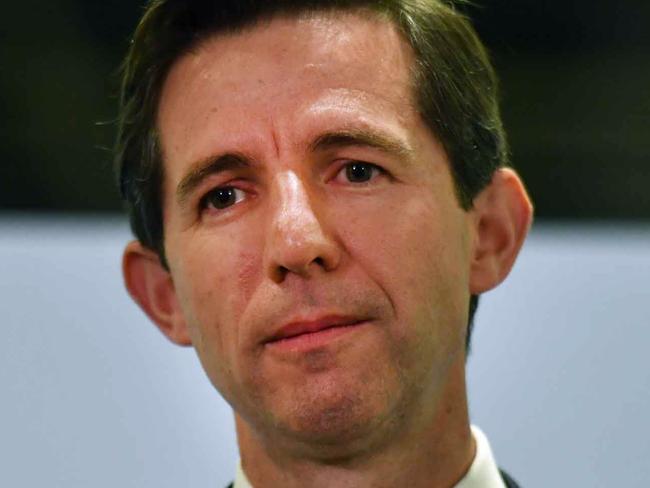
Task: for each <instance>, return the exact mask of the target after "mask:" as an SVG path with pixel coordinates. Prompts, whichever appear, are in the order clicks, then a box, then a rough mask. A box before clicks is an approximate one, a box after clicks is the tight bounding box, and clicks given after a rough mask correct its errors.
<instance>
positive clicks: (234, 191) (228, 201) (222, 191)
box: [202, 186, 245, 210]
mask: <svg viewBox="0 0 650 488" xmlns="http://www.w3.org/2000/svg"><path fill="white" fill-rule="evenodd" d="M244 196H245V193H244V192H243V191H242V190H240V189H239V188H235V187H232V186H223V187H219V188H215V189H214V190H212V191H210V192H209V193H208V194H207V195H206V196H205V197H203V200H202V207H203V208H207V207H212V208H215V209H217V210H223V209H225V208H228V207H230V206H232V205H235V204H236V203H239V202H240V201H242V200H243V198H244Z"/></svg>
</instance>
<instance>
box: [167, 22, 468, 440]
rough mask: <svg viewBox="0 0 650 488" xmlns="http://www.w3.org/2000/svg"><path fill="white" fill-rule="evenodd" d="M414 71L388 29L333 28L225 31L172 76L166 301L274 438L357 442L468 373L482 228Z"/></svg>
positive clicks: (217, 380) (249, 416)
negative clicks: (171, 300)
mask: <svg viewBox="0 0 650 488" xmlns="http://www.w3.org/2000/svg"><path fill="white" fill-rule="evenodd" d="M412 61H413V55H412V52H411V50H410V48H409V46H408V44H407V43H406V42H405V41H404V40H403V39H402V38H401V37H400V35H399V34H398V33H397V31H396V29H395V28H393V26H392V25H391V24H390V23H388V22H385V21H383V20H379V19H368V18H364V17H362V16H358V15H355V14H351V13H348V14H343V13H338V14H336V15H335V16H334V15H317V16H310V17H309V18H306V17H305V18H299V19H296V18H286V19H285V18H278V19H275V20H273V21H271V22H270V23H262V24H260V25H259V26H256V27H253V28H251V29H249V30H246V31H244V32H242V33H238V34H232V35H218V36H216V37H213V38H211V39H209V40H207V41H206V42H203V43H201V44H200V45H199V46H198V47H197V48H196V49H194V50H193V51H192V52H190V53H189V54H186V55H184V56H183V57H182V58H180V59H179V60H178V61H177V62H176V64H175V65H174V66H173V68H172V70H171V72H170V75H169V77H168V79H167V80H166V83H165V86H164V89H163V93H162V98H161V103H160V107H159V117H158V127H159V130H160V138H161V144H162V150H163V157H164V171H165V178H164V205H163V208H164V227H165V249H166V254H167V258H168V262H169V266H170V270H171V277H172V279H173V285H174V293H175V296H176V298H177V301H178V304H179V307H180V308H181V310H182V315H183V317H184V319H183V321H184V323H185V324H186V327H187V330H188V333H189V336H190V337H191V340H192V343H193V345H194V346H195V347H196V350H197V352H198V355H199V357H200V359H201V362H202V364H203V366H204V368H205V370H206V372H207V374H208V376H209V377H210V379H211V381H212V382H213V383H214V385H215V386H216V387H217V389H218V390H219V391H220V392H221V393H222V394H223V396H224V397H225V398H226V399H227V400H228V401H229V402H230V403H231V404H232V405H233V407H234V409H235V410H236V411H237V412H238V414H239V415H240V416H241V417H242V418H243V419H244V420H245V421H246V422H247V423H248V424H250V425H252V426H254V427H255V428H256V430H257V431H258V432H260V433H262V434H265V433H266V434H268V433H269V432H283V433H285V434H288V435H291V436H295V437H297V438H299V439H302V438H304V439H322V440H324V441H326V440H328V439H336V440H338V441H340V440H341V439H342V438H345V435H349V436H350V438H353V437H354V436H355V435H358V434H360V433H362V432H366V431H368V429H374V428H377V427H378V426H380V425H383V424H385V423H386V421H387V420H389V419H394V418H399V416H400V415H402V416H404V415H405V414H406V413H407V412H409V408H411V409H413V408H421V407H422V405H424V404H427V402H433V401H435V400H436V398H437V397H438V396H439V393H437V392H438V391H439V390H440V388H441V387H442V386H441V385H443V383H444V382H445V381H446V380H447V378H448V376H449V372H450V369H451V367H452V366H451V365H452V364H457V363H458V362H459V361H462V357H463V348H464V334H465V327H466V322H467V308H468V299H469V291H468V289H469V288H468V274H469V260H470V259H469V254H470V240H471V238H470V231H469V228H470V224H469V222H470V220H469V219H470V214H467V213H466V212H464V211H463V210H462V209H461V208H460V207H459V204H458V201H457V199H456V196H455V193H454V186H453V181H452V177H451V173H450V167H449V162H448V160H447V158H446V155H445V153H444V151H443V149H442V147H441V145H440V143H439V142H437V141H436V139H435V138H434V136H433V135H432V134H431V132H430V131H429V130H428V129H427V128H426V127H425V125H424V123H423V122H422V120H421V119H420V117H419V116H418V114H417V112H416V110H415V107H414V101H413V96H412V90H411V88H410V81H411V79H410V75H409V69H410V67H411V64H412ZM416 405H417V406H419V407H415V406H416ZM342 436H343V437H342Z"/></svg>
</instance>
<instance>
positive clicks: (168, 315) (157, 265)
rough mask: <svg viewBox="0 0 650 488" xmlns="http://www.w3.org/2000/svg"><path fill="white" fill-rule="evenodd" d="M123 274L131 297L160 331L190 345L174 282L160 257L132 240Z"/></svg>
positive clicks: (181, 343)
mask: <svg viewBox="0 0 650 488" xmlns="http://www.w3.org/2000/svg"><path fill="white" fill-rule="evenodd" d="M122 273H123V275H124V283H125V285H126V288H127V290H128V292H129V294H130V295H131V298H133V300H134V301H135V302H136V303H137V304H138V305H139V306H140V308H141V309H142V310H143V311H144V312H145V313H146V314H147V316H148V317H149V318H150V319H151V320H152V321H153V322H154V323H155V324H156V325H157V326H158V328H159V329H160V331H161V332H162V333H163V334H165V336H167V338H168V339H169V340H170V341H172V342H174V343H176V344H178V345H181V346H189V345H191V344H192V341H191V339H190V336H189V333H188V330H187V324H186V322H185V318H184V317H183V314H182V311H181V309H180V307H179V304H178V300H177V297H176V290H175V288H174V282H173V280H172V278H171V275H170V274H169V272H168V271H167V270H166V269H165V268H164V267H163V265H162V264H161V262H160V259H159V258H158V255H157V254H156V253H155V252H154V251H151V250H150V249H147V248H145V247H144V246H143V245H142V244H141V243H140V242H139V241H132V242H130V243H129V244H128V245H127V246H126V249H125V250H124V255H123V258H122Z"/></svg>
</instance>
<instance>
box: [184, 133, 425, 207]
mask: <svg viewBox="0 0 650 488" xmlns="http://www.w3.org/2000/svg"><path fill="white" fill-rule="evenodd" d="M350 146H358V147H369V148H372V149H377V150H379V151H382V152H385V153H387V154H392V155H394V156H396V157H398V158H400V159H402V160H406V161H407V162H410V161H411V160H412V159H413V150H412V149H411V148H410V147H409V146H408V145H407V144H406V143H404V142H402V141H400V140H399V139H397V138H395V137H393V136H390V135H388V134H384V133H381V132H377V131H373V130H367V129H342V130H336V131H331V132H326V133H324V134H321V135H319V136H318V137H317V138H316V139H315V140H314V141H313V142H312V143H311V144H310V145H309V149H310V151H311V152H317V151H326V150H328V149H336V148H341V147H350ZM248 166H250V162H249V159H248V158H247V157H245V156H243V155H242V154H237V153H226V154H222V155H218V156H208V157H207V158H204V159H201V160H199V161H197V162H196V163H194V164H192V166H191V169H190V171H189V172H188V173H187V174H186V175H185V176H184V177H183V179H182V180H181V181H180V183H179V184H178V186H177V187H176V199H177V201H178V203H179V205H180V206H183V205H184V204H185V203H186V202H187V200H188V198H189V196H190V195H191V194H192V193H193V192H194V191H195V190H196V188H197V187H198V186H200V185H201V183H202V182H203V180H205V178H207V177H208V176H211V175H213V174H218V173H222V172H224V171H230V170H233V169H236V168H245V167H248Z"/></svg>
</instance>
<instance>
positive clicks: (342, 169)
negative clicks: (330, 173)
mask: <svg viewBox="0 0 650 488" xmlns="http://www.w3.org/2000/svg"><path fill="white" fill-rule="evenodd" d="M340 163H341V164H339V165H337V169H336V172H335V173H334V177H333V178H332V179H333V180H337V179H338V178H339V176H340V175H342V174H344V172H345V171H346V169H347V168H348V167H349V166H350V165H353V164H363V165H366V166H370V167H371V169H372V170H373V171H376V174H374V175H373V176H372V177H371V179H370V180H368V181H365V182H353V181H347V182H346V183H348V184H350V185H354V186H363V185H364V184H369V183H371V182H372V181H373V180H375V179H376V178H377V177H379V176H382V175H388V173H387V171H386V170H385V169H384V168H382V167H381V166H379V165H378V164H375V163H369V162H367V161H361V160H358V159H343V160H341V161H340Z"/></svg>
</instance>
